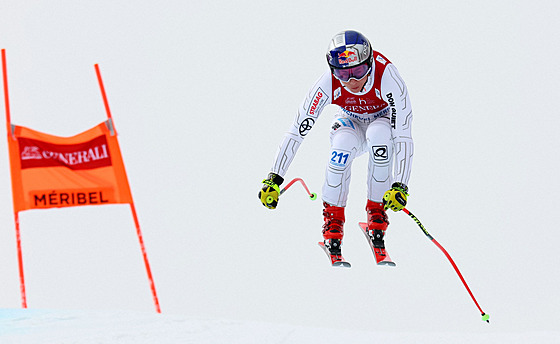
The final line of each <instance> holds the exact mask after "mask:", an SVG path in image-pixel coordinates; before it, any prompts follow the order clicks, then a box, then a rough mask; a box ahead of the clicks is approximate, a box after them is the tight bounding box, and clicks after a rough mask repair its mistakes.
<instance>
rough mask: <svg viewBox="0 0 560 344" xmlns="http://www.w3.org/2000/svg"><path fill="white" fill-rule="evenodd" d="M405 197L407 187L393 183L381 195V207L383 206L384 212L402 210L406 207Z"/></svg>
mask: <svg viewBox="0 0 560 344" xmlns="http://www.w3.org/2000/svg"><path fill="white" fill-rule="evenodd" d="M406 196H408V187H407V186H406V185H404V184H403V183H398V182H397V183H393V185H392V187H391V189H390V190H388V191H387V192H385V194H384V195H383V205H384V206H385V210H387V209H391V210H392V211H401V210H403V208H404V207H405V206H406Z"/></svg>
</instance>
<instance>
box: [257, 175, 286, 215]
mask: <svg viewBox="0 0 560 344" xmlns="http://www.w3.org/2000/svg"><path fill="white" fill-rule="evenodd" d="M283 182H284V178H282V177H280V176H279V175H277V174H276V173H272V172H270V173H269V174H268V177H267V178H266V179H265V180H263V187H262V189H261V190H260V191H259V198H260V200H261V203H262V204H263V205H264V206H265V207H267V208H269V209H276V206H277V205H278V197H280V187H279V186H280V185H281V184H282V183H283Z"/></svg>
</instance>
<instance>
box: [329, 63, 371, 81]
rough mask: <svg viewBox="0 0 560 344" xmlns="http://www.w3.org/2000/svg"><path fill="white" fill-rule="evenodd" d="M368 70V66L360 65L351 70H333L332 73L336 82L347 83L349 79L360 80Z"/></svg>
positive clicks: (369, 67)
mask: <svg viewBox="0 0 560 344" xmlns="http://www.w3.org/2000/svg"><path fill="white" fill-rule="evenodd" d="M370 70H371V66H370V65H369V64H367V63H362V64H361V65H358V66H355V67H352V68H344V69H338V68H333V70H332V73H333V75H334V77H335V78H337V79H338V80H340V81H342V82H348V81H350V79H356V80H360V79H361V78H363V77H364V76H366V75H367V74H368V73H369V71H370Z"/></svg>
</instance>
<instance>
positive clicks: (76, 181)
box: [8, 119, 132, 212]
mask: <svg viewBox="0 0 560 344" xmlns="http://www.w3.org/2000/svg"><path fill="white" fill-rule="evenodd" d="M112 128H113V126H112V121H111V119H108V120H107V121H105V122H103V123H101V124H99V125H97V126H95V127H93V128H91V129H89V130H87V131H85V132H83V133H80V134H78V135H76V136H72V137H59V136H54V135H49V134H45V133H41V132H38V131H35V130H31V129H29V128H25V127H21V126H16V125H12V126H11V129H12V135H11V136H9V138H8V142H9V143H8V149H9V152H10V166H11V174H12V190H13V193H12V194H13V201H14V211H15V212H19V211H23V210H29V209H41V208H60V207H73V206H83V205H102V204H112V203H129V204H132V195H131V192H130V187H129V184H128V179H127V177H126V171H125V169H124V164H123V161H122V156H121V152H120V148H119V144H118V141H117V136H116V134H115V133H114V131H113V130H112Z"/></svg>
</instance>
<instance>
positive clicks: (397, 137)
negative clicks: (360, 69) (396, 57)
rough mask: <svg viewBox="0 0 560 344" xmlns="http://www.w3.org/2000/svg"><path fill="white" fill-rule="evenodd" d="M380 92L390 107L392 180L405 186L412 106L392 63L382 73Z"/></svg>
mask: <svg viewBox="0 0 560 344" xmlns="http://www.w3.org/2000/svg"><path fill="white" fill-rule="evenodd" d="M381 93H382V96H383V99H384V100H385V101H386V102H387V103H389V106H390V108H391V112H390V117H391V127H392V133H393V143H394V147H395V171H394V181H395V182H396V183H402V184H404V186H406V185H408V179H409V178H410V171H411V168H412V156H413V153H414V142H413V140H412V107H411V105H410V99H409V96H408V89H407V87H406V84H405V83H404V80H403V79H402V78H401V76H400V74H399V72H398V71H397V68H396V67H395V66H394V65H393V64H389V65H388V66H387V68H386V69H385V71H384V73H383V77H382V79H381Z"/></svg>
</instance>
